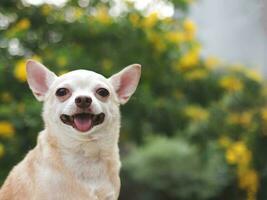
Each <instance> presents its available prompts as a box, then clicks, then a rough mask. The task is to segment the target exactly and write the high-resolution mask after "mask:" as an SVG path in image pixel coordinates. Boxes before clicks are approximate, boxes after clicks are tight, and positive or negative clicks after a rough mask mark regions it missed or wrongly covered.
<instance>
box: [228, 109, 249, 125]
mask: <svg viewBox="0 0 267 200" xmlns="http://www.w3.org/2000/svg"><path fill="white" fill-rule="evenodd" d="M252 117H253V113H251V112H248V111H247V112H242V113H230V114H229V116H228V118H227V122H228V123H229V124H234V125H242V126H244V127H248V126H249V125H250V124H251V121H252Z"/></svg>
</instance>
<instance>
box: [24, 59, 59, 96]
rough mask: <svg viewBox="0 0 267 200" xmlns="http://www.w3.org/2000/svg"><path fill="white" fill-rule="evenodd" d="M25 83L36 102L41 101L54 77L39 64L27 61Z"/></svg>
mask: <svg viewBox="0 0 267 200" xmlns="http://www.w3.org/2000/svg"><path fill="white" fill-rule="evenodd" d="M26 71H27V81H28V84H29V86H30V88H31V90H32V92H33V94H34V96H35V97H36V99H37V100H39V101H43V100H44V99H45V95H46V93H47V91H48V90H49V87H50V86H51V84H52V83H53V82H54V80H55V79H56V77H57V76H56V75H55V74H54V73H53V72H51V71H50V70H48V69H47V68H46V67H45V66H44V65H42V64H41V63H39V62H37V61H34V60H28V61H27V63H26Z"/></svg>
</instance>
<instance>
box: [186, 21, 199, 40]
mask: <svg viewBox="0 0 267 200" xmlns="http://www.w3.org/2000/svg"><path fill="white" fill-rule="evenodd" d="M183 27H184V30H185V33H186V39H187V40H192V39H193V38H194V37H195V35H196V31H197V28H196V25H195V23H194V22H193V21H192V20H190V19H186V20H185V21H184V22H183Z"/></svg>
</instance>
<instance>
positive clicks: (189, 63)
mask: <svg viewBox="0 0 267 200" xmlns="http://www.w3.org/2000/svg"><path fill="white" fill-rule="evenodd" d="M199 53H200V50H199V49H198V48H195V49H193V50H191V51H189V52H187V53H186V54H184V55H183V56H182V57H181V59H180V64H179V66H178V69H179V70H181V71H187V70H189V69H192V68H193V67H194V66H195V65H197V64H198V62H199Z"/></svg>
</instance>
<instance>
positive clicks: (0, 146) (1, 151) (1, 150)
mask: <svg viewBox="0 0 267 200" xmlns="http://www.w3.org/2000/svg"><path fill="white" fill-rule="evenodd" d="M4 154H5V148H4V145H3V144H1V143H0V158H2V157H3V155H4Z"/></svg>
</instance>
